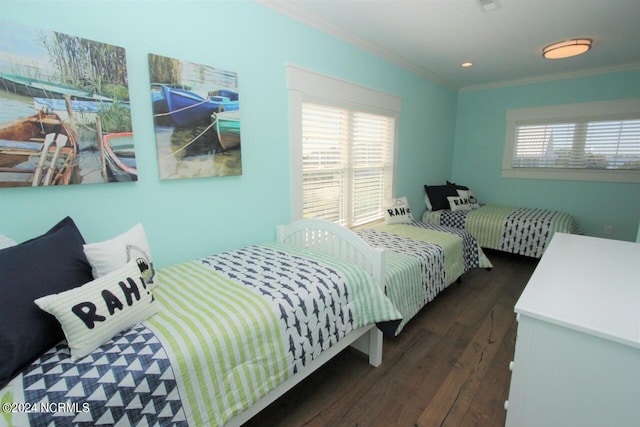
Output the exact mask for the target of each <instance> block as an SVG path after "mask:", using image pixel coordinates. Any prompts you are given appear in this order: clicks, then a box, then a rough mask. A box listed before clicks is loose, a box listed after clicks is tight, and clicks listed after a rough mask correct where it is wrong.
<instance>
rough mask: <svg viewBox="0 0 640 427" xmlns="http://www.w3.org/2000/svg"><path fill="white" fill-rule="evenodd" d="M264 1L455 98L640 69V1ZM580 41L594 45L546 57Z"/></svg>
mask: <svg viewBox="0 0 640 427" xmlns="http://www.w3.org/2000/svg"><path fill="white" fill-rule="evenodd" d="M258 1H259V2H260V3H262V4H264V5H266V6H268V7H270V8H272V9H275V10H276V11H278V12H280V13H284V14H286V15H288V16H290V17H292V18H294V19H297V20H299V21H301V22H303V23H305V24H307V25H310V26H312V27H315V28H317V29H320V30H321V31H324V32H327V33H329V34H332V35H334V36H336V37H338V38H341V39H343V40H345V41H347V42H349V43H351V44H354V45H356V46H358V47H361V48H363V49H365V50H367V51H369V52H371V53H374V54H376V55H378V56H380V57H383V58H385V59H387V60H389V61H391V62H393V63H396V64H398V65H401V66H403V67H405V68H407V69H409V70H411V71H413V72H416V73H418V74H420V75H423V76H425V77H428V78H430V79H433V80H435V81H436V82H438V83H440V84H443V85H445V86H447V87H450V88H452V89H455V90H460V89H462V90H464V89H474V88H481V87H489V86H499V85H505V84H514V83H522V82H527V81H538V80H546V79H551V78H557V77H562V76H577V75H584V74H594V73H600V72H607V71H614V70H624V69H631V68H633V69H637V68H640V0H258ZM491 1H495V2H496V3H497V6H498V7H497V8H496V9H495V10H492V11H488V12H487V11H484V10H483V8H482V7H481V5H480V2H482V3H483V4H485V3H487V2H491ZM572 38H591V39H593V46H592V48H591V50H590V51H589V52H587V53H585V54H583V55H580V56H576V57H573V58H568V59H557V60H548V59H544V58H543V57H542V48H543V47H545V46H547V45H549V44H551V43H554V42H557V41H562V40H567V39H572ZM467 61H468V62H472V63H473V66H472V67H469V68H463V67H461V64H462V63H463V62H467Z"/></svg>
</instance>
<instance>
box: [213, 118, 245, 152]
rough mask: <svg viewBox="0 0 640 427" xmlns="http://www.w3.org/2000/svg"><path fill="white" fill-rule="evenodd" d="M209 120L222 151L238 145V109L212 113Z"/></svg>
mask: <svg viewBox="0 0 640 427" xmlns="http://www.w3.org/2000/svg"><path fill="white" fill-rule="evenodd" d="M211 120H212V121H213V123H214V124H215V127H216V134H217V135H218V142H219V143H220V147H221V148H222V150H223V151H226V150H229V149H231V148H236V147H239V146H240V110H235V111H223V112H220V113H213V114H212V115H211Z"/></svg>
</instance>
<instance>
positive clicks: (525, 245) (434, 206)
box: [422, 182, 582, 258]
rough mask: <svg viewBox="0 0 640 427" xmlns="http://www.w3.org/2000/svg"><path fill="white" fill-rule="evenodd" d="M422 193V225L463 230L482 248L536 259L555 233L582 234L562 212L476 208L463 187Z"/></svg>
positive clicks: (448, 185) (450, 186) (440, 187)
mask: <svg viewBox="0 0 640 427" xmlns="http://www.w3.org/2000/svg"><path fill="white" fill-rule="evenodd" d="M425 193H426V195H425V204H426V205H427V210H426V211H425V213H424V214H423V216H422V222H423V223H426V224H435V225H442V226H447V227H454V228H458V229H463V230H466V231H468V232H469V233H470V234H471V235H472V236H473V237H474V238H475V239H476V240H477V241H478V243H479V244H480V246H481V247H483V248H486V249H495V250H498V251H502V252H509V253H513V254H517V255H524V256H528V257H533V258H540V257H542V254H543V253H544V251H545V249H546V248H547V245H548V244H549V242H551V238H552V237H553V235H554V234H555V233H567V234H582V228H581V227H580V224H579V223H578V221H577V220H576V219H575V218H574V217H573V216H572V215H570V214H568V213H566V212H561V211H557V210H551V209H540V208H526V207H513V206H500V205H489V204H487V205H480V204H479V203H478V201H477V200H476V198H475V196H474V194H473V193H472V192H471V190H469V188H468V187H466V186H463V185H457V184H455V183H451V182H447V183H446V184H445V185H425Z"/></svg>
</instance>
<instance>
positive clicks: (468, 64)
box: [460, 62, 473, 68]
mask: <svg viewBox="0 0 640 427" xmlns="http://www.w3.org/2000/svg"><path fill="white" fill-rule="evenodd" d="M472 65H473V62H463V63H462V64H460V66H461V67H464V68H468V67H471V66H472Z"/></svg>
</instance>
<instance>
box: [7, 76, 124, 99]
mask: <svg viewBox="0 0 640 427" xmlns="http://www.w3.org/2000/svg"><path fill="white" fill-rule="evenodd" d="M0 88H2V89H4V90H6V91H8V92H13V93H17V94H20V95H25V96H29V97H32V98H49V99H62V98H63V97H64V96H65V95H66V96H69V97H70V98H71V99H75V100H86V101H105V102H110V101H112V99H111V98H109V97H107V96H103V95H100V94H96V93H92V92H89V91H86V90H83V89H78V88H75V87H72V86H66V85H63V84H59V83H53V82H47V81H44V80H38V79H34V78H30V77H24V76H19V75H17V74H9V73H0Z"/></svg>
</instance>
